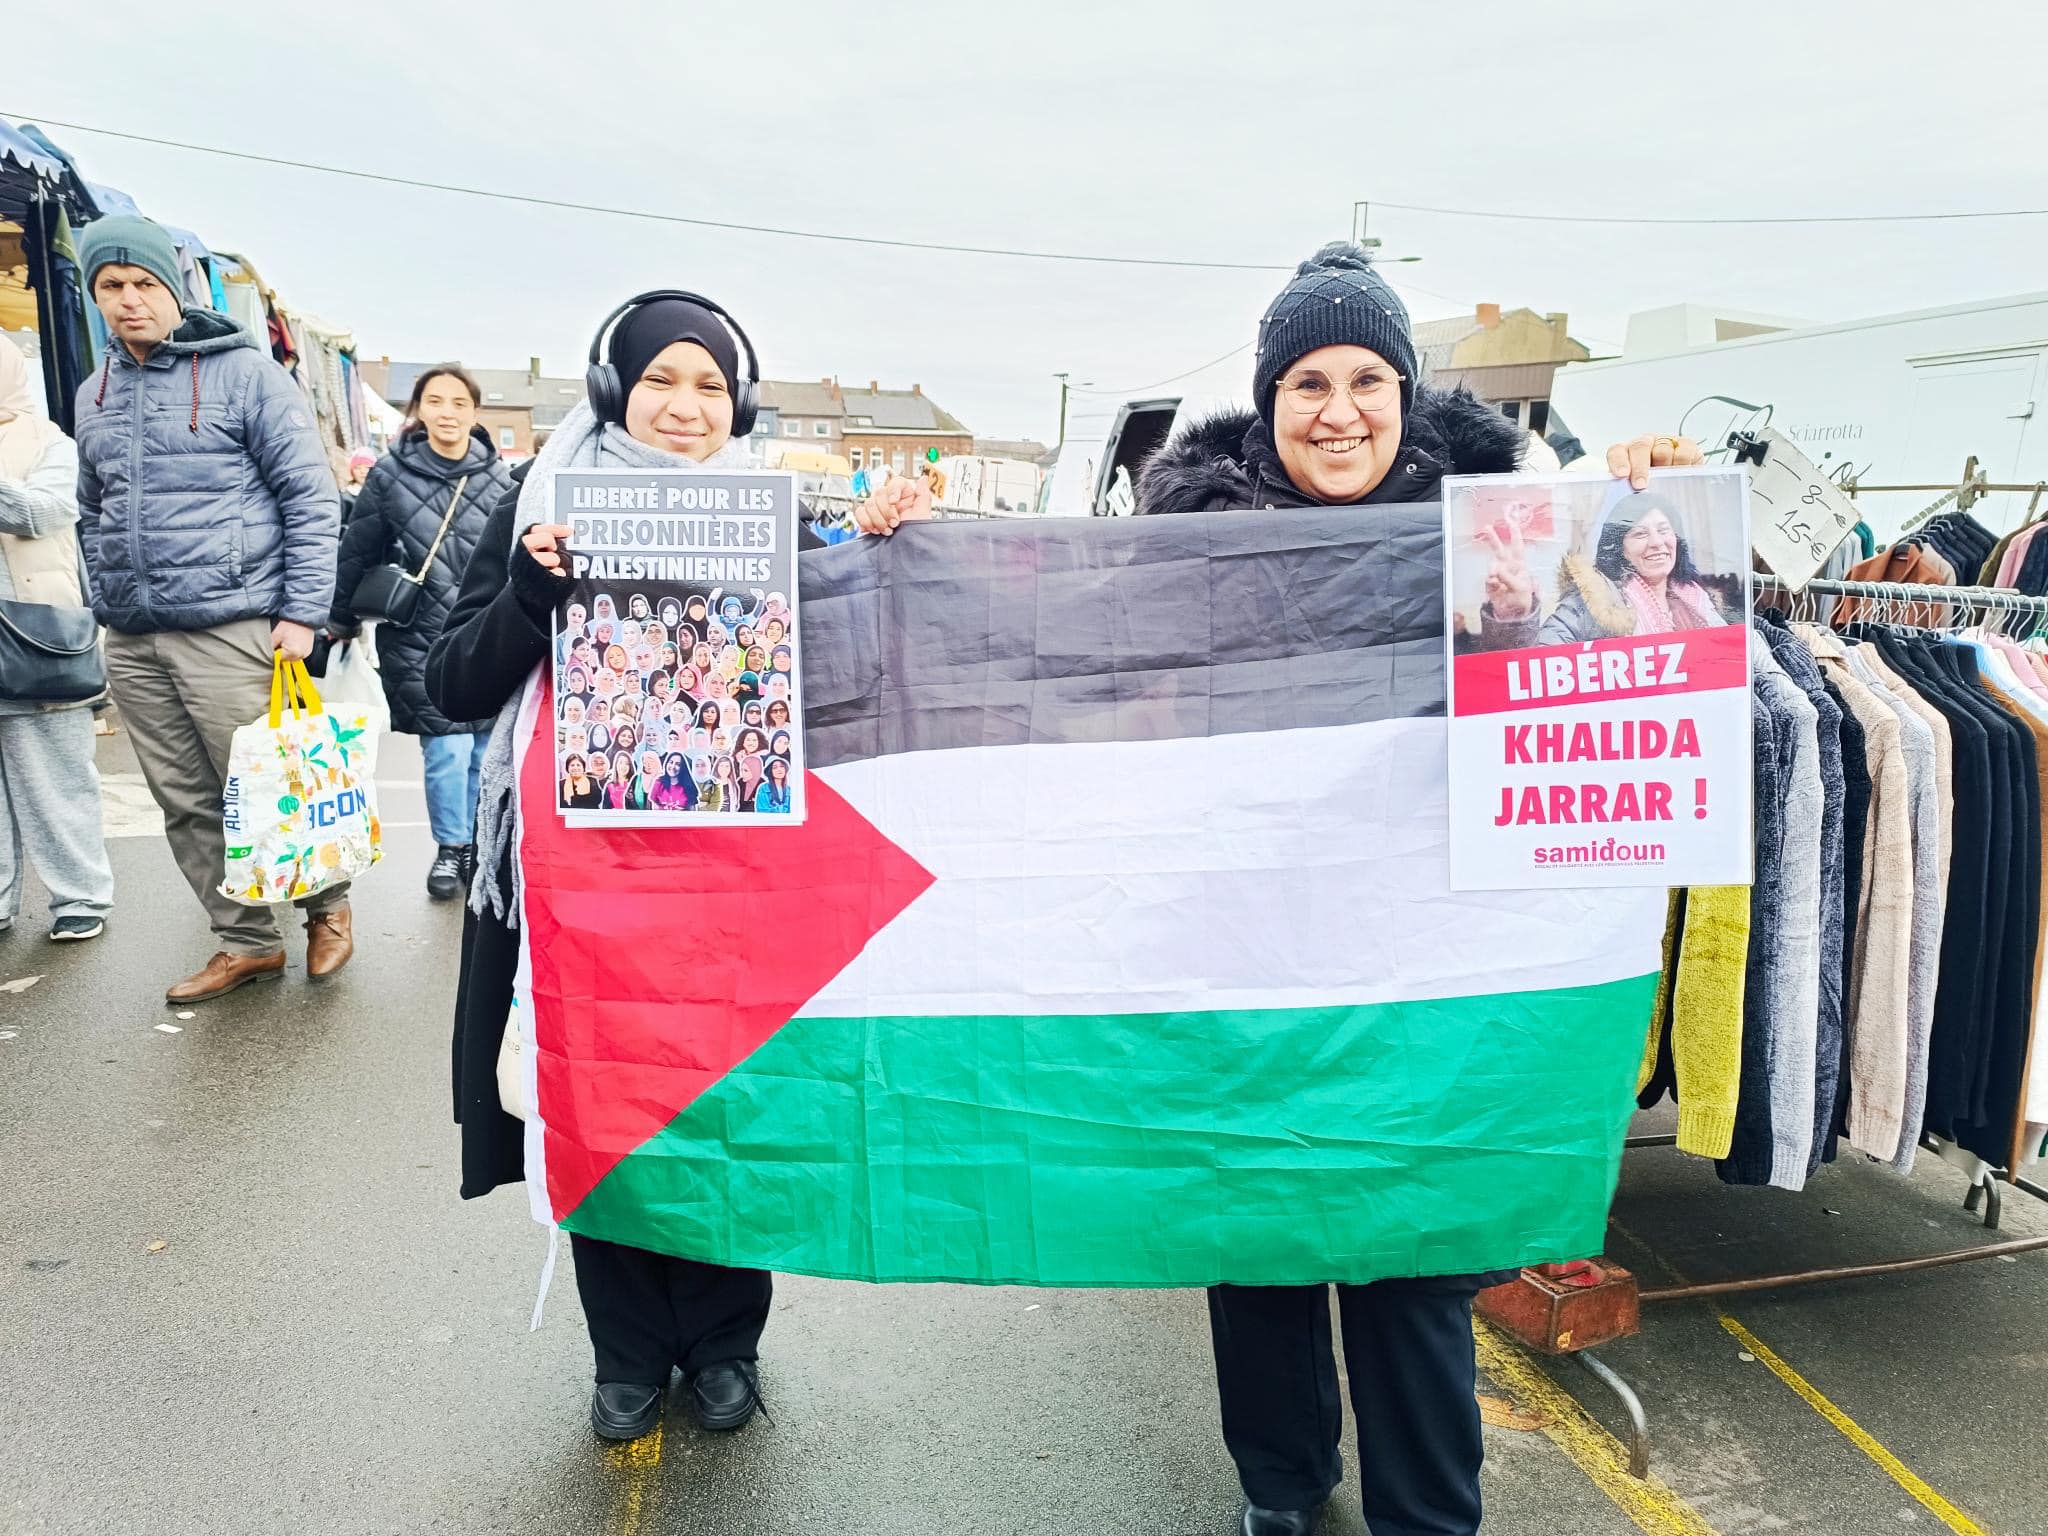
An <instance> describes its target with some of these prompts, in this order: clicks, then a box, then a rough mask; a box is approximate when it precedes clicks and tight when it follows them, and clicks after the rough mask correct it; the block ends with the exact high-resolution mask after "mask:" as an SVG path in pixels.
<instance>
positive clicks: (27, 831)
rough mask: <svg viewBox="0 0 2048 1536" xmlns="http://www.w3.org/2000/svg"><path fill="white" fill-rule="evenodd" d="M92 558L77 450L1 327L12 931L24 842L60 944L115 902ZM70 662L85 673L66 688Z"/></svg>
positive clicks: (4, 795) (3, 833)
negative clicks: (33, 395) (95, 706)
mask: <svg viewBox="0 0 2048 1536" xmlns="http://www.w3.org/2000/svg"><path fill="white" fill-rule="evenodd" d="M83 569H84V568H83V566H82V565H81V564H80V563H79V552H78V450H77V448H76V447H74V446H73V445H72V442H71V439H70V438H68V437H66V436H65V435H64V434H63V432H62V431H60V430H59V429H58V428H57V426H56V425H55V424H54V423H53V422H51V421H50V420H49V419H48V418H47V417H45V416H43V415H42V413H41V412H39V411H38V410H36V408H35V405H34V403H33V402H32V401H31V400H30V398H29V374H28V362H27V360H26V359H25V358H23V357H22V355H21V353H20V351H19V350H18V349H17V348H16V347H15V345H14V343H13V342H12V341H10V340H9V339H8V338H7V337H6V336H4V335H0V932H4V931H6V930H7V929H9V928H12V927H13V926H14V919H15V913H16V911H17V910H18V909H19V907H20V904H21V889H22V878H21V855H22V854H23V853H25V854H26V855H27V856H28V858H29V860H30V861H31V862H32V863H34V865H35V867H36V873H37V875H39V876H40V877H41V879H42V882H43V885H44V887H45V888H46V889H47V890H48V891H49V893H50V937H51V938H52V939H53V940H56V941H58V942H60V943H61V942H67V941H69V942H76V941H78V940H81V939H96V938H98V937H99V936H100V934H101V933H102V932H103V931H105V928H106V915H107V913H108V911H109V910H111V909H112V907H113V904H114V870H113V866H112V865H111V864H109V863H108V861H107V845H106V841H105V839H104V838H103V837H102V835H101V832H100V778H99V773H98V771H97V770H96V769H95V768H94V766H93V734H92V709H91V701H92V699H93V697H94V696H95V695H97V694H100V693H102V692H104V691H105V688H106V668H105V665H104V664H103V663H102V662H101V661H100V658H99V626H98V624H97V623H96V622H95V621H94V619H93V616H92V609H91V608H90V607H89V606H88V605H87V597H86V592H85V583H84V578H83ZM31 610H33V611H31ZM59 629H65V630H68V631H69V634H68V635H63V634H59V633H58V632H57V631H58V630H59ZM52 647H55V649H56V653H61V654H53V651H52V649H51V648H52ZM80 647H83V648H84V649H83V651H81V650H80ZM60 670H61V671H63V672H66V673H69V674H74V675H76V676H77V681H76V682H75V683H74V684H73V685H72V686H70V687H68V688H67V687H62V686H59V687H57V688H55V689H53V688H52V687H51V686H50V684H51V683H52V682H53V680H57V674H58V673H59V672H60ZM17 674H18V675H17ZM55 693H62V694H66V695H68V696H66V697H61V698H60V697H54V696H53V694H55ZM17 850H19V851H17Z"/></svg>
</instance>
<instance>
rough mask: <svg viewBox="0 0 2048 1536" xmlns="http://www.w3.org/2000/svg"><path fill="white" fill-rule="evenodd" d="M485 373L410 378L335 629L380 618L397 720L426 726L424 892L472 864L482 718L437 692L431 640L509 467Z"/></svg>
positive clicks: (351, 550)
mask: <svg viewBox="0 0 2048 1536" xmlns="http://www.w3.org/2000/svg"><path fill="white" fill-rule="evenodd" d="M482 398H483V396H482V394H481V393H480V392H479V391H478V389H477V386H476V381H475V380H474V379H472V378H471V377H470V376H469V374H468V373H466V372H464V371H463V369H462V368H461V367H460V366H458V365H457V364H454V363H441V364H437V365H435V366H434V367H432V368H429V369H427V370H426V371H425V372H423V373H422V374H421V375H420V376H419V378H418V379H416V380H415V381H414V382H413V386H412V397H411V399H410V401H409V402H408V403H407V405H406V412H405V414H406V427H405V430H404V431H403V432H401V433H400V434H399V437H398V440H397V442H395V443H393V444H392V445H391V451H390V452H389V453H387V454H386V455H385V456H384V457H383V458H382V459H380V460H378V462H377V464H376V465H375V466H374V467H373V468H372V469H371V470H370V473H369V478H368V479H366V480H365V481H364V482H363V489H362V494H361V495H360V496H359V497H358V498H357V500H356V507H355V513H354V515H353V516H352V517H351V518H350V520H349V523H348V527H347V529H346V530H345V531H344V532H343V534H342V540H341V555H340V559H339V562H338V564H337V567H336V571H335V580H334V611H333V613H332V615H331V616H330V617H329V620H328V630H329V632H330V633H331V634H333V635H335V636H336V637H337V638H340V637H343V636H348V635H353V634H354V633H355V632H356V631H357V630H358V629H359V628H360V627H361V624H362V621H363V620H365V619H376V620H379V621H380V622H379V623H378V626H377V661H378V666H379V669H380V671H381V674H382V677H383V682H384V697H385V700H386V701H387V702H388V703H389V704H390V706H391V728H392V729H393V730H396V731H402V732H404V733H405V734H406V735H408V736H417V737H419V738H420V757H421V760H422V762H423V763H424V765H425V774H426V790H427V823H428V826H429V827H430V828H431V829H432V831H433V834H434V842H435V843H436V844H437V845H438V848H437V851H436V853H435V855H434V862H433V864H432V865H431V866H430V867H429V868H428V870H427V894H428V895H429V896H431V897H432V898H433V899H434V900H436V901H447V900H450V899H452V898H453V897H454V896H456V895H457V894H458V893H459V892H460V891H461V890H462V888H463V886H464V885H465V884H466V883H467V882H468V880H469V878H470V875H471V874H472V873H473V872H474V868H475V866H474V863H473V859H474V846H473V845H474V842H475V824H476V788H477V775H478V773H479V772H481V771H482V768H483V751H482V748H483V741H482V738H481V737H480V736H479V735H478V734H477V733H478V732H479V730H481V729H482V728H483V727H482V725H481V723H479V722H472V721H466V720H451V719H449V718H448V717H447V716H446V715H444V714H443V713H442V712H441V711H440V710H438V709H436V708H435V707H434V701H433V700H432V699H431V698H430V697H429V696H428V693H427V682H426V671H427V648H428V647H429V646H431V645H432V644H433V643H434V641H435V639H436V638H437V637H438V636H439V635H440V633H441V626H442V625H443V624H444V623H445V622H446V620H447V617H448V610H449V609H450V608H452V607H453V606H454V604H455V594H456V593H457V592H458V591H460V590H461V587H462V575H463V572H464V571H466V570H467V569H468V568H469V560H470V555H471V554H472V552H473V551H474V550H475V549H476V544H477V539H478V537H479V536H480V535H481V534H482V533H483V529H484V524H485V523H486V522H487V521H488V520H489V518H490V514H491V508H493V507H495V506H496V505H497V504H498V498H499V497H501V496H502V495H504V493H505V489H506V487H507V486H509V485H510V484H511V483H512V474H511V471H510V469H509V468H507V466H506V464H505V461H504V460H503V459H502V458H500V457H499V456H498V450H497V448H496V446H495V445H493V443H492V442H491V435H490V433H489V432H488V431H486V430H485V429H484V428H483V427H480V426H478V425H477V420H476V413H477V404H478V402H479V401H481V400H482Z"/></svg>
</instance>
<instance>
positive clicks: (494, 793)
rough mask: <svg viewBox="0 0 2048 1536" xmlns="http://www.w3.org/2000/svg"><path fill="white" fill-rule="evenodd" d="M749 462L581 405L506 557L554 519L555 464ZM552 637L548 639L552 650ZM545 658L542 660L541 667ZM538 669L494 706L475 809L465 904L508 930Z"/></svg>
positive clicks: (562, 431) (738, 449) (553, 445)
mask: <svg viewBox="0 0 2048 1536" xmlns="http://www.w3.org/2000/svg"><path fill="white" fill-rule="evenodd" d="M746 467H747V450H746V449H745V448H744V447H743V446H742V445H741V444H740V443H739V442H737V441H732V442H728V443H726V445H725V446H724V447H723V448H720V449H719V450H718V452H716V453H714V454H712V455H711V457H710V458H708V459H690V458H685V457H684V456H683V455H681V454H679V453H669V452H667V451H665V450H663V449H660V448H650V447H648V446H647V444H645V443H643V442H640V441H639V440H638V439H636V438H634V437H631V436H629V435H628V434H627V432H626V430H625V429H624V428H623V427H620V426H618V425H616V424H614V423H611V422H605V423H603V424H602V425H600V424H599V422H598V420H597V417H596V416H595V415H593V414H592V413H591V409H590V406H589V405H588V404H587V403H586V404H582V405H578V406H577V407H576V408H575V409H574V410H573V411H571V412H570V413H569V415H568V417H567V418H566V419H565V420H564V421H563V422H562V424H561V425H560V426H559V427H557V428H556V429H555V432H554V436H552V437H550V438H549V439H548V443H547V446H546V447H545V448H543V449H541V451H540V457H539V458H538V459H536V460H535V461H534V465H533V468H532V469H530V470H528V471H527V475H526V483H525V484H524V485H523V486H521V487H520V489H519V510H518V513H517V514H516V515H515V516H514V517H513V519H512V550H511V555H510V558H512V559H514V560H518V559H521V558H522V554H521V550H520V540H521V539H523V538H524V537H525V536H526V530H527V529H529V528H531V527H532V526H533V525H534V524H535V523H552V522H555V521H557V520H558V519H556V517H555V516H554V471H556V470H558V469H709V470H725V471H732V470H738V469H745V468H746ZM553 646H554V642H553V640H552V638H550V640H549V650H550V651H551V652H552V650H553ZM549 659H550V658H549V657H543V658H541V663H540V667H545V666H546V665H547V664H548V661H549ZM540 667H536V668H535V669H534V671H533V675H532V676H531V677H529V678H528V679H527V682H526V686H525V687H523V688H520V689H518V690H516V691H515V692H514V693H513V695H512V697H511V698H509V699H507V700H506V701H505V707H504V708H503V709H501V710H499V711H498V719H497V723H496V724H495V725H493V726H492V727H491V740H490V745H489V746H487V747H485V749H484V765H483V769H482V771H481V774H480V776H479V782H478V793H477V807H476V867H477V871H478V875H479V878H478V879H477V880H476V881H475V882H474V884H473V885H472V886H471V887H470V892H469V904H470V907H471V908H472V909H473V910H474V911H475V912H476V914H477V916H479V917H483V916H487V915H488V916H492V917H496V918H497V919H498V920H499V921H500V922H502V923H504V925H505V926H506V927H508V928H517V927H518V926H519V908H520V903H521V900H522V898H523V896H524V894H525V880H524V878H523V877H522V876H521V874H520V870H519V860H518V859H516V858H515V859H513V860H512V889H511V890H510V891H507V890H505V889H504V888H503V887H501V886H500V885H499V884H498V865H499V864H500V863H501V862H502V861H503V860H504V858H505V854H506V852H507V851H508V850H509V849H510V848H511V846H512V839H513V836H514V834H515V832H516V830H517V822H518V813H517V806H516V799H517V796H516V793H515V791H516V789H517V785H516V782H515V781H516V777H517V775H516V771H515V766H514V765H515V759H516V753H515V750H514V748H515V746H516V741H515V738H516V736H517V734H518V724H519V708H520V705H521V704H522V703H523V702H524V701H525V698H526V695H527V694H528V693H530V692H531V691H532V690H533V687H534V684H535V682H536V681H538V679H539V677H540V675H541V673H540Z"/></svg>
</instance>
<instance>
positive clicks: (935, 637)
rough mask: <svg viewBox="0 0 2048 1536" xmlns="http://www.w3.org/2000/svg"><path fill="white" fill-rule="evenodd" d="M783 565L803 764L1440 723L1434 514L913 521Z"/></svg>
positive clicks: (1357, 510)
mask: <svg viewBox="0 0 2048 1536" xmlns="http://www.w3.org/2000/svg"><path fill="white" fill-rule="evenodd" d="M798 570H799V576H798V579H799V582H800V584H801V591H802V594H803V597H802V610H801V612H802V625H803V629H802V644H803V673H802V678H803V687H804V726H805V737H806V744H807V746H808V748H809V751H810V754H811V761H812V762H813V763H814V764H816V765H817V766H819V767H829V766H830V765H832V764H834V763H845V762H854V761H858V760H860V759H863V758H870V757H879V756H884V755H887V754H890V753H896V752H917V751H930V750H934V749H939V748H948V747H979V746H1015V745H1022V744H1026V743H1034V742H1045V743H1054V742H1083V741H1147V740H1163V739H1168V738H1175V737H1184V736H1221V735H1231V734H1238V733H1242V732H1248V731H1269V730H1281V729H1287V728H1291V727H1300V726H1327V725H1349V724H1355V723H1358V722H1361V721H1369V720H1387V719H1403V718H1412V717H1415V716H1427V715H1441V714H1443V712H1444V658H1443V509H1442V507H1441V505H1440V504H1439V503H1436V502H1416V503H1408V504H1397V505H1391V506H1370V507H1318V508H1314V509H1303V510H1296V511H1285V512H1206V513H1199V514H1195V515H1192V516H1173V517H1140V518H1129V519H1123V518H1116V519H1110V518H1101V519H1097V518H1061V519H1046V520H1037V519H1031V520H1021V519H1020V520H1006V521H996V522H965V521H947V522H936V523H927V524H913V525H911V526H909V527H907V528H904V529H902V530H900V531H899V532H898V533H897V534H896V535H895V536H894V537H893V538H888V539H882V538H864V539H859V540H856V541H854V542H852V543H848V544H841V545H837V546H834V547H833V548H830V549H824V550H815V551H811V552H809V553H807V554H805V555H804V556H803V557H802V559H801V560H800V561H799V562H798ZM1275 768H1276V771H1280V769H1281V765H1277V764H1276V765H1275Z"/></svg>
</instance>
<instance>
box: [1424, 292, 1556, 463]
mask: <svg viewBox="0 0 2048 1536" xmlns="http://www.w3.org/2000/svg"><path fill="white" fill-rule="evenodd" d="M1567 324H1568V317H1566V316H1565V315H1562V314H1557V313H1551V314H1538V313H1537V312H1536V311H1535V310H1533V309H1511V310H1507V311H1503V310H1502V309H1501V307H1500V306H1499V305H1498V304H1481V305H1479V306H1477V307H1476V308H1475V309H1474V311H1473V312H1472V314H1470V315H1459V316H1456V317H1454V318H1453V319H1449V320H1428V321H1425V322H1423V323H1422V324H1421V325H1418V326H1416V327H1415V352H1416V358H1417V360H1418V363H1419V365H1420V367H1421V369H1422V380H1423V382H1424V383H1426V384H1430V385H1433V386H1435V387H1436V388H1439V389H1455V388H1459V387H1463V388H1465V389H1469V390H1471V391H1472V393H1473V394H1475V395H1477V396H1478V397H1479V398H1480V399H1481V400H1485V401H1488V402H1490V403H1491V404H1493V405H1496V406H1498V407H1499V408H1500V412H1501V414H1502V415H1503V416H1505V417H1507V418H1508V419H1509V420H1510V421H1513V422H1516V423H1519V424H1520V425H1521V426H1523V427H1525V428H1527V429H1528V430H1529V431H1531V432H1534V433H1536V434H1537V435H1538V436H1539V437H1540V436H1542V435H1543V434H1544V433H1545V432H1547V431H1548V430H1549V426H1550V382H1551V380H1552V379H1553V378H1554V377H1556V374H1557V370H1558V369H1559V368H1562V367H1563V366H1564V365H1565V364H1566V363H1583V362H1588V361H1590V360H1591V358H1592V356H1593V353H1592V350H1591V349H1590V348H1588V347H1587V346H1586V345H1585V344H1584V343H1583V342H1577V341H1574V340H1572V338H1571V335H1570V333H1569V331H1568V330H1567Z"/></svg>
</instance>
